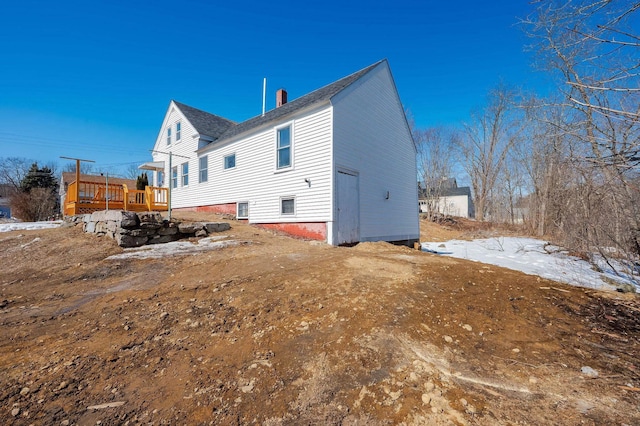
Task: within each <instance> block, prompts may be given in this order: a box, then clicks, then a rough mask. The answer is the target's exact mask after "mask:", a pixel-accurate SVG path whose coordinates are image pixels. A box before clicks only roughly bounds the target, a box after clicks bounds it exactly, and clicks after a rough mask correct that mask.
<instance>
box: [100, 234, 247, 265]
mask: <svg viewBox="0 0 640 426" xmlns="http://www.w3.org/2000/svg"><path fill="white" fill-rule="evenodd" d="M224 238H227V236H226V235H216V236H213V237H207V238H201V239H200V240H198V241H196V242H191V241H174V242H170V243H166V244H151V245H145V246H141V247H131V248H126V249H124V252H123V253H120V254H114V255H113V256H109V257H107V259H111V260H116V259H159V258H161V257H166V256H186V255H190V254H196V253H201V252H205V251H210V250H219V249H222V248H225V247H233V246H238V245H240V244H242V242H240V241H236V240H225V241H219V240H221V239H224Z"/></svg>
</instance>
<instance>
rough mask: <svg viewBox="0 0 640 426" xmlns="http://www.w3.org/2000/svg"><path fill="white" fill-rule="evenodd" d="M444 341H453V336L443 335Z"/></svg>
mask: <svg viewBox="0 0 640 426" xmlns="http://www.w3.org/2000/svg"><path fill="white" fill-rule="evenodd" d="M444 341H445V342H447V343H451V342H453V338H452V337H451V336H444Z"/></svg>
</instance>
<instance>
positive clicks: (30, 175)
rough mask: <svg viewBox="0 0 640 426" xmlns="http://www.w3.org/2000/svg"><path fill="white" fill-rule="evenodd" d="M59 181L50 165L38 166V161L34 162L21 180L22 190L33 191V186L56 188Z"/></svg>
mask: <svg viewBox="0 0 640 426" xmlns="http://www.w3.org/2000/svg"><path fill="white" fill-rule="evenodd" d="M57 187H58V181H57V179H56V178H55V177H54V176H53V171H52V170H51V169H50V168H49V167H46V166H45V167H42V168H39V167H38V163H33V164H32V165H31V168H30V169H29V171H28V172H27V174H26V175H25V177H24V178H23V179H22V181H21V182H20V190H21V191H22V192H31V190H32V189H33V188H44V189H52V190H54V189H56V188H57Z"/></svg>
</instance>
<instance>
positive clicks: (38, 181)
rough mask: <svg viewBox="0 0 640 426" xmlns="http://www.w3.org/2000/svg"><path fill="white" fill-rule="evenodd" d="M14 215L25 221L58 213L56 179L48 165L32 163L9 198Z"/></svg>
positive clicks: (49, 216)
mask: <svg viewBox="0 0 640 426" xmlns="http://www.w3.org/2000/svg"><path fill="white" fill-rule="evenodd" d="M11 207H12V208H13V209H14V210H15V212H16V213H15V215H16V216H17V217H19V218H21V219H22V220H25V221H38V220H45V219H48V218H51V217H53V216H55V215H56V214H57V213H58V208H59V204H58V181H57V179H56V178H55V177H54V176H53V171H52V170H51V169H50V168H49V167H46V166H45V167H42V168H39V167H38V163H33V164H32V165H31V168H29V171H28V172H27V174H26V175H25V176H24V178H23V179H22V181H21V182H20V192H19V193H17V194H16V195H15V196H13V197H12V199H11Z"/></svg>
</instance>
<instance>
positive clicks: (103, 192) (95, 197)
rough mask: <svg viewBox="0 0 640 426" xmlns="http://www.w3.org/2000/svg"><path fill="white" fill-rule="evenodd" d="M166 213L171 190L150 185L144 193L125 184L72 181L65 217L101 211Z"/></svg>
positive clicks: (66, 202)
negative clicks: (77, 182)
mask: <svg viewBox="0 0 640 426" xmlns="http://www.w3.org/2000/svg"><path fill="white" fill-rule="evenodd" d="M76 194H77V195H76ZM107 208H108V209H109V210H125V211H166V210H168V208H169V189H168V188H161V187H155V186H147V187H146V188H145V189H144V190H137V189H129V188H128V187H127V185H126V184H112V183H110V184H109V185H107V184H106V182H105V183H99V182H88V181H80V183H79V187H78V186H77V184H76V182H71V183H70V184H69V185H68V187H67V193H66V197H65V204H64V214H65V215H75V214H79V213H89V212H92V211H99V210H106V209H107Z"/></svg>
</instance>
